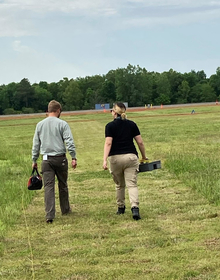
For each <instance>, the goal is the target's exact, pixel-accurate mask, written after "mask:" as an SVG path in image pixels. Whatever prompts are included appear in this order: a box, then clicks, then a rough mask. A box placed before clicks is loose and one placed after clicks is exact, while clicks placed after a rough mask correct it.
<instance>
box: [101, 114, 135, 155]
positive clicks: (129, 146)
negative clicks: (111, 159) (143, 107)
mask: <svg viewBox="0 0 220 280" xmlns="http://www.w3.org/2000/svg"><path fill="white" fill-rule="evenodd" d="M138 134H139V130H138V128H137V126H136V124H135V123H134V122H133V121H130V120H127V119H125V120H122V119H121V118H115V119H114V120H113V121H112V122H110V123H108V124H107V125H106V135H109V136H111V137H112V138H113V139H112V147H111V150H110V153H109V156H111V155H117V154H118V155H119V154H127V153H132V154H136V155H137V150H136V148H135V145H134V142H133V139H134V137H135V136H136V135H138Z"/></svg>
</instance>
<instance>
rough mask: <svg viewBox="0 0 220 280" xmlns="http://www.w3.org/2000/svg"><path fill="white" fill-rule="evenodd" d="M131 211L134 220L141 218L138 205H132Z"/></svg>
mask: <svg viewBox="0 0 220 280" xmlns="http://www.w3.org/2000/svg"><path fill="white" fill-rule="evenodd" d="M131 212H132V216H133V219H134V220H140V219H141V217H140V214H139V208H138V207H132V208H131Z"/></svg>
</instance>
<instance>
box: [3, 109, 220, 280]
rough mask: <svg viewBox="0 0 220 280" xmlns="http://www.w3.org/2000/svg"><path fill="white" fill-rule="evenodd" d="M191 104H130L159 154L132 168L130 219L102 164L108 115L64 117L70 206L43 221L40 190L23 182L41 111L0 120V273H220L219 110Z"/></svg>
mask: <svg viewBox="0 0 220 280" xmlns="http://www.w3.org/2000/svg"><path fill="white" fill-rule="evenodd" d="M195 109H196V110H195V111H196V114H195V115H191V114H190V112H191V109H189V108H179V109H176V108H175V109H169V110H168V109H166V110H146V111H142V112H128V117H129V118H130V119H132V120H134V121H135V122H136V123H137V124H138V126H139V128H140V130H141V134H142V137H143V139H144V142H145V145H146V151H147V155H148V157H149V159H150V160H151V161H153V160H158V159H160V160H161V162H162V169H160V170H155V171H153V172H145V173H140V174H139V175H138V185H139V193H140V211H141V216H142V219H141V220H140V221H138V222H136V221H133V220H132V217H131V211H130V209H129V201H128V197H127V194H126V207H127V208H126V213H125V215H123V216H117V215H115V211H116V205H115V190H114V184H113V181H112V178H111V176H110V174H109V172H108V171H104V170H102V156H103V145H104V126H105V124H106V123H107V122H108V121H110V120H111V114H107V113H106V114H105V113H100V114H91V115H82V116H80V115H78V116H67V115H63V116H62V118H63V119H65V120H67V121H68V123H69V124H70V126H71V129H72V132H73V135H74V139H75V142H76V146H77V158H78V167H77V169H76V170H75V171H73V170H71V168H70V169H69V180H68V182H69V190H70V201H71V206H72V209H73V214H72V215H70V216H61V213H60V210H59V206H58V203H57V213H56V219H55V221H54V223H53V224H52V225H51V226H49V227H48V225H46V224H45V222H44V203H43V190H41V191H37V192H35V191H33V192H32V191H28V190H27V180H28V177H29V176H30V173H31V146H32V137H33V133H34V129H35V125H36V123H37V122H38V121H39V120H40V119H38V118H36V119H34V118H33V119H21V120H8V121H0V141H1V143H2V145H1V146H0V176H1V177H0V178H1V187H0V230H1V231H0V232H1V237H0V241H1V247H0V257H2V259H1V267H0V279H4V280H9V279H10V280H13V279H21V280H24V279H37V280H41V279H42V280H45V279H46V280H50V279H55V280H58V279H59V280H73V279H80V280H85V279H91V280H94V279H109V280H110V279H120V280H121V279H134V278H136V279H141V280H142V279H150V280H151V279H155V280H160V279H169V280H170V279H181V280H187V279H219V278H218V276H219V273H220V269H219V266H218V264H219V261H220V256H219V248H220V242H219V227H218V221H216V220H215V219H214V218H215V217H218V216H219V214H218V212H219V210H218V207H217V206H218V205H219V201H220V197H219V179H218V168H219V167H218V166H219V154H218V145H219V135H218V134H219V126H220V122H219V121H220V115H219V108H218V107H217V106H216V107H201V108H200V107H198V108H195ZM68 157H69V156H68ZM39 165H40V161H39ZM56 199H57V195H56ZM210 202H211V203H210Z"/></svg>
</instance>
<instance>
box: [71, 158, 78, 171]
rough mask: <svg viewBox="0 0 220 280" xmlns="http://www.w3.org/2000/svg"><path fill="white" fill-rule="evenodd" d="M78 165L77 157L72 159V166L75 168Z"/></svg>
mask: <svg viewBox="0 0 220 280" xmlns="http://www.w3.org/2000/svg"><path fill="white" fill-rule="evenodd" d="M76 166H77V159H72V168H73V169H75V168H76Z"/></svg>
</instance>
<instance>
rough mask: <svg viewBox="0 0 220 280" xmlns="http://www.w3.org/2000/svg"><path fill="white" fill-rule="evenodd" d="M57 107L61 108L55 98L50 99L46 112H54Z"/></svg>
mask: <svg viewBox="0 0 220 280" xmlns="http://www.w3.org/2000/svg"><path fill="white" fill-rule="evenodd" d="M58 109H60V110H62V106H61V104H60V103H59V102H58V101H56V100H51V101H50V102H49V104H48V113H52V112H56V111H57V110H58Z"/></svg>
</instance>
